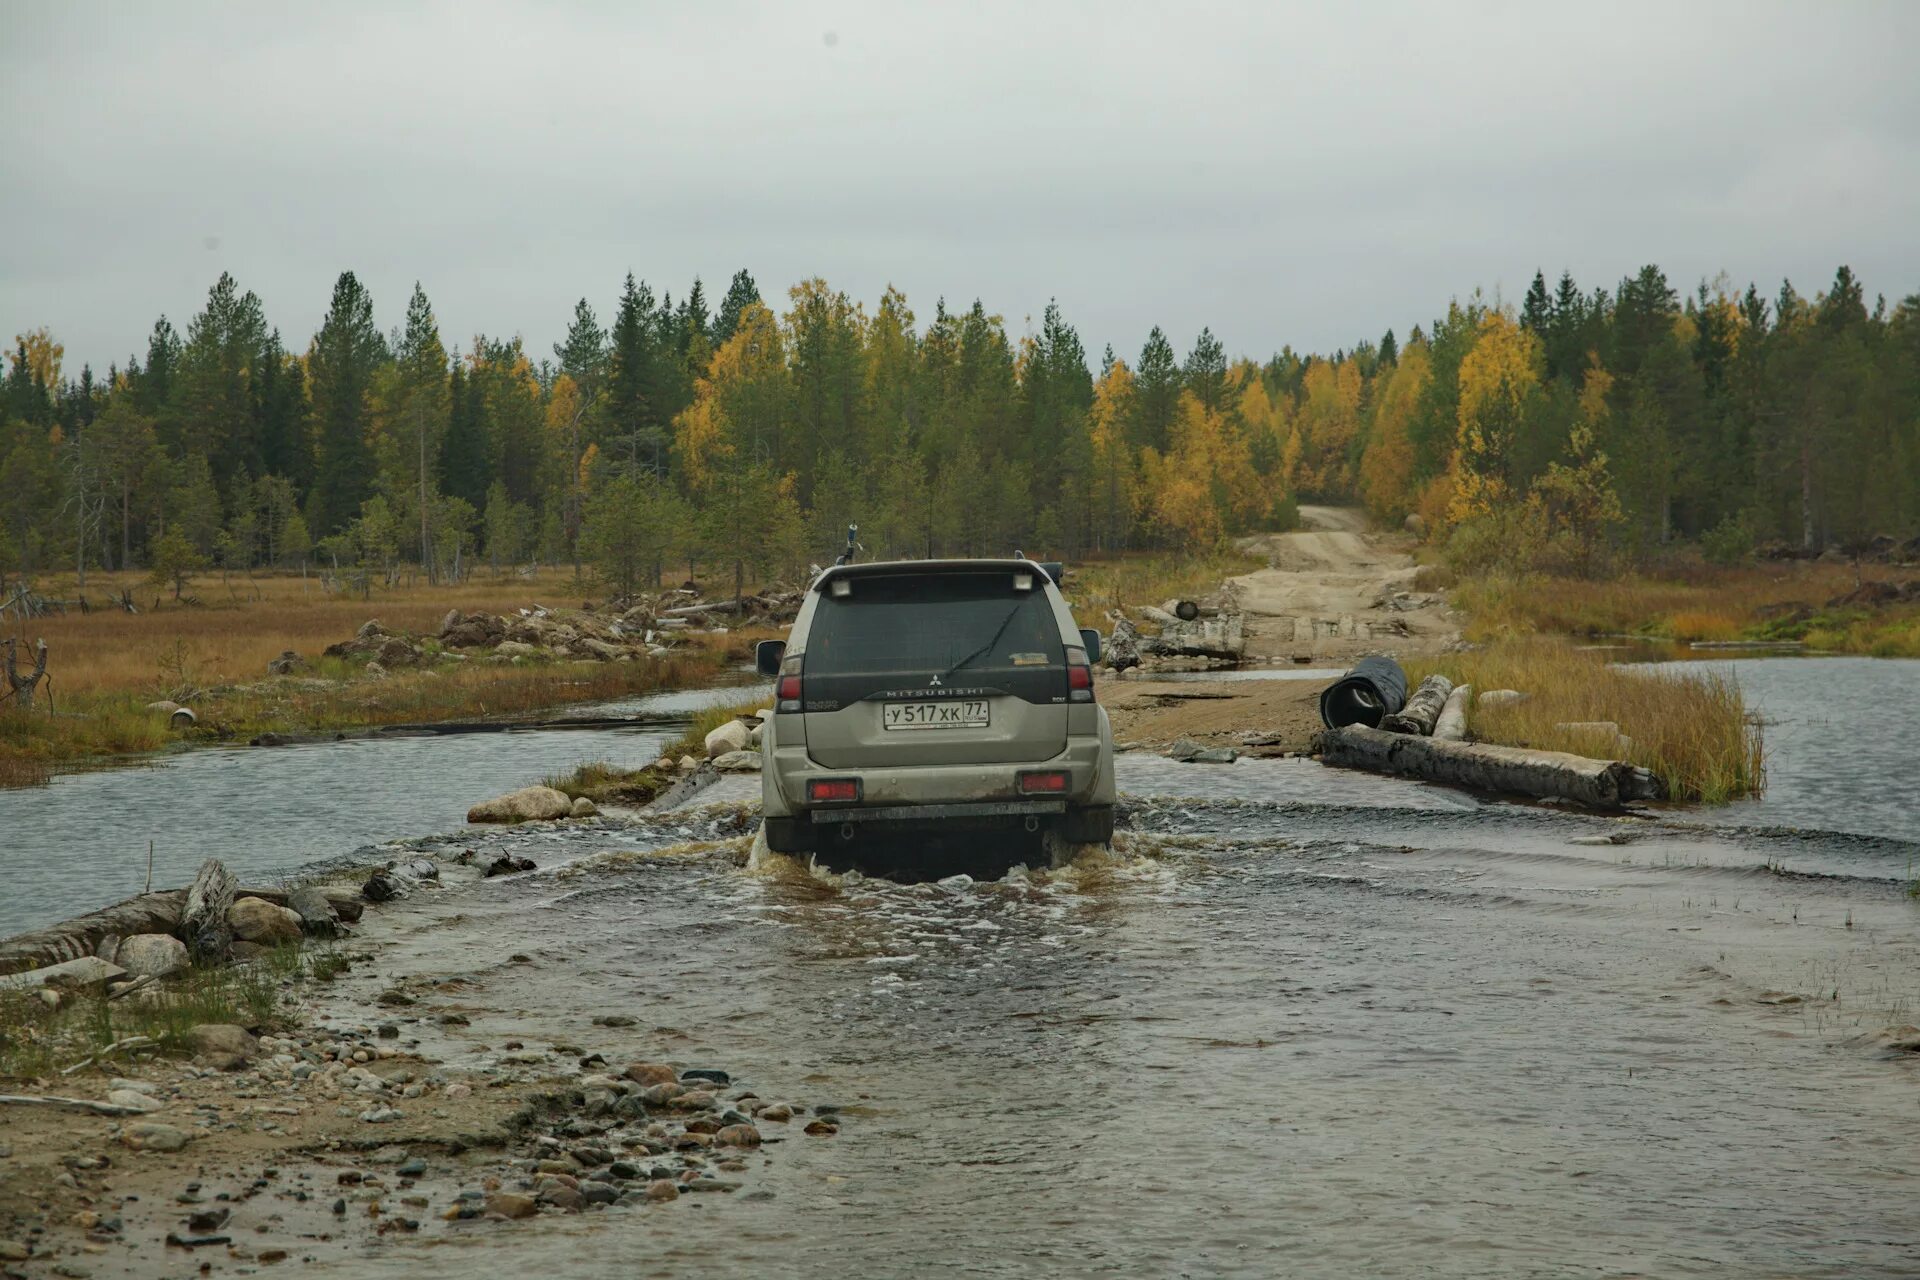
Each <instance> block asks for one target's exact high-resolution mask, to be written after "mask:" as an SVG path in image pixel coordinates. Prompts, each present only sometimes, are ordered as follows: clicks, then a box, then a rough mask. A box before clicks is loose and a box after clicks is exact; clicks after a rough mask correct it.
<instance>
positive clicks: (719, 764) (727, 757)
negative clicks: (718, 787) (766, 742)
mask: <svg viewBox="0 0 1920 1280" xmlns="http://www.w3.org/2000/svg"><path fill="white" fill-rule="evenodd" d="M760 766H761V760H760V753H759V752H758V751H723V752H721V753H720V754H719V755H718V756H715V757H714V760H713V767H714V768H716V769H718V770H719V771H720V772H722V773H758V772H760Z"/></svg>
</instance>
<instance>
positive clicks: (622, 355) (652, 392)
mask: <svg viewBox="0 0 1920 1280" xmlns="http://www.w3.org/2000/svg"><path fill="white" fill-rule="evenodd" d="M653 311H654V304H653V291H652V290H651V289H649V288H648V287H647V286H646V284H645V282H644V281H643V282H640V283H638V284H636V283H635V282H634V278H633V273H632V272H628V273H627V282H626V287H625V288H624V289H623V290H622V291H621V294H620V309H619V311H618V312H617V313H616V314H615V316H614V321H613V332H612V335H611V350H610V351H609V352H608V357H607V415H606V421H607V426H606V437H605V439H604V441H602V443H603V445H604V446H605V447H606V449H607V450H608V451H609V452H611V453H612V455H613V457H614V458H615V460H616V461H617V462H619V463H620V464H621V465H623V466H624V467H625V468H626V469H627V470H628V471H630V472H639V471H642V470H645V471H648V472H651V473H652V474H655V475H660V474H663V473H664V472H665V470H666V453H667V450H666V446H667V440H666V435H665V433H664V432H662V431H660V430H659V429H658V428H657V427H656V426H655V425H654V412H655V401H656V399H657V391H656V379H655V370H654V362H655V361H654V338H653V328H654V316H653Z"/></svg>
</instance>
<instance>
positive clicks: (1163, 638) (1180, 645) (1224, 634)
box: [1140, 613, 1246, 662]
mask: <svg viewBox="0 0 1920 1280" xmlns="http://www.w3.org/2000/svg"><path fill="white" fill-rule="evenodd" d="M1244 625H1245V623H1244V619H1243V618H1242V616H1241V615H1240V614H1237V613H1234V614H1227V615H1225V616H1223V617H1218V618H1204V619H1201V620H1199V621H1197V622H1176V623H1174V624H1173V625H1172V626H1168V627H1163V628H1162V629H1161V631H1160V634H1159V635H1157V636H1149V637H1144V638H1142V639H1141V641H1140V652H1142V653H1150V654H1156V655H1158V656H1160V657H1165V658H1219V659H1223V660H1225V661H1228V662H1238V661H1240V658H1241V656H1242V655H1243V654H1244V653H1245V652H1246V637H1245V634H1244V630H1243V628H1244Z"/></svg>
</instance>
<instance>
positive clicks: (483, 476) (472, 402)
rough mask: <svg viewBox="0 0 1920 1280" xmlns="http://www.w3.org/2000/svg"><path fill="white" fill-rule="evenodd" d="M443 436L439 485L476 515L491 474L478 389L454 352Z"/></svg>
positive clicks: (484, 501) (482, 407) (490, 480)
mask: <svg viewBox="0 0 1920 1280" xmlns="http://www.w3.org/2000/svg"><path fill="white" fill-rule="evenodd" d="M447 401H448V416H447V434H446V438H445V439H444V440H443V441H442V442H441V445H440V483H441V487H442V488H443V489H445V491H446V492H447V493H448V494H449V495H450V496H452V497H455V498H460V499H462V500H464V501H465V502H467V503H469V504H470V505H471V506H472V507H473V509H474V510H476V511H478V510H480V509H481V508H483V507H485V506H486V503H487V489H488V487H489V486H490V485H491V484H492V483H493V471H492V468H491V467H490V466H488V463H487V433H486V426H485V421H486V419H485V416H484V410H485V406H484V405H483V404H482V403H481V389H480V386H479V384H478V383H476V382H475V381H474V380H473V379H472V378H470V377H468V375H467V365H466V361H464V360H462V359H461V358H460V354H459V353H458V352H455V353H454V357H453V372H452V375H451V376H450V377H449V378H448V381H447Z"/></svg>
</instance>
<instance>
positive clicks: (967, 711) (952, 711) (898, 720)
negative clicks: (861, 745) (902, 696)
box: [880, 699, 987, 729]
mask: <svg viewBox="0 0 1920 1280" xmlns="http://www.w3.org/2000/svg"><path fill="white" fill-rule="evenodd" d="M880 724H881V727H882V728H886V729H984V728H986V727H987V704H986V701H985V700H984V699H978V700H975V701H972V702H962V701H959V700H955V701H953V702H889V703H887V704H886V707H885V709H884V710H883V711H882V712H881V718H880Z"/></svg>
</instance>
